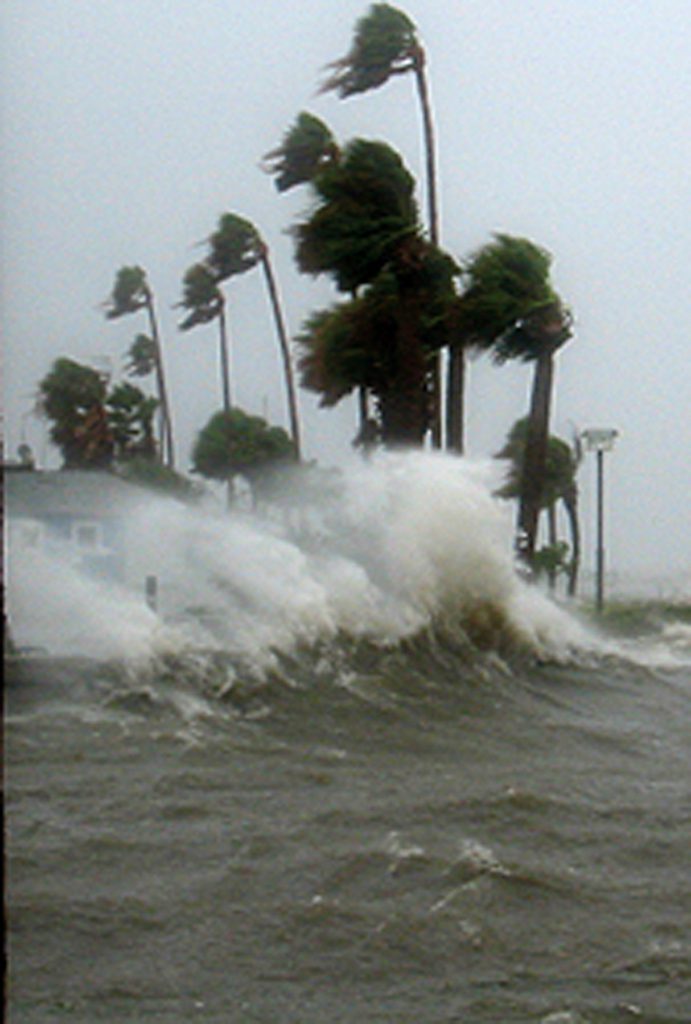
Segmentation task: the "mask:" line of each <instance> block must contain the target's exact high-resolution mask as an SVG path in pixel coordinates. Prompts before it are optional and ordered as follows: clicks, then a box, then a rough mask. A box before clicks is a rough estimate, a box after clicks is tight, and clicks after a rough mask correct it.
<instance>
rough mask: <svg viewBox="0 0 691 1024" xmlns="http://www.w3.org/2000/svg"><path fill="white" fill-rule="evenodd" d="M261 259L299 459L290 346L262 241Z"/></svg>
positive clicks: (292, 432) (296, 408) (296, 409)
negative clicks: (281, 358)
mask: <svg viewBox="0 0 691 1024" xmlns="http://www.w3.org/2000/svg"><path fill="white" fill-rule="evenodd" d="M261 261H262V267H263V268H264V276H265V278H266V286H267V288H268V291H269V299H270V301H271V309H272V311H273V315H274V321H275V324H276V333H277V335H278V342H279V345H280V348H281V356H282V357H283V371H284V375H285V382H286V392H287V396H288V414H289V416H290V433H291V437H292V438H293V444H294V445H295V458H296V459H297V461H298V462H299V461H300V458H301V451H300V421H299V418H298V403H297V396H296V393H295V381H294V378H293V366H292V363H291V361H290V348H289V346H288V334H287V331H286V328H285V322H284V319H283V313H282V311H281V303H280V300H279V297H278V288H277V287H276V279H275V277H274V273H273V269H272V267H271V261H270V259H269V250H268V247H267V246H266V245H265V244H264V243H263V242H262V244H261Z"/></svg>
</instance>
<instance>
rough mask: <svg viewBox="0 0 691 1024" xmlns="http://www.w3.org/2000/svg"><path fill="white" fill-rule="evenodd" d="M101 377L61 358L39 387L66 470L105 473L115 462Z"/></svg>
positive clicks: (41, 408) (42, 405)
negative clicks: (105, 468)
mask: <svg viewBox="0 0 691 1024" xmlns="http://www.w3.org/2000/svg"><path fill="white" fill-rule="evenodd" d="M106 389H107V384H106V379H105V377H103V375H102V374H100V373H98V372H97V371H96V370H94V369H92V368H91V367H90V366H84V365H82V364H81V363H77V362H75V361H74V360H73V359H68V358H65V357H62V358H60V359H56V360H55V362H54V363H53V365H52V367H51V369H50V371H49V372H48V373H47V374H46V376H45V377H44V378H43V380H42V381H41V382H40V384H39V408H40V410H41V412H42V414H43V415H44V416H46V418H47V419H49V420H50V421H51V423H52V426H51V428H50V439H51V441H52V442H53V443H54V444H55V445H57V447H58V448H59V449H60V451H61V453H62V458H63V466H64V468H65V469H103V468H104V467H106V466H109V465H110V463H111V462H112V460H113V453H114V441H113V435H112V431H111V429H110V426H109V424H108V418H107V413H106V409H105V400H106Z"/></svg>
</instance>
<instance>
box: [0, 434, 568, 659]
mask: <svg viewBox="0 0 691 1024" xmlns="http://www.w3.org/2000/svg"><path fill="white" fill-rule="evenodd" d="M305 472H307V473H308V474H309V471H305ZM495 472H496V470H495V468H494V467H493V464H491V463H489V462H485V463H481V462H473V461H470V460H467V459H458V458H451V457H448V456H442V455H436V454H426V453H405V454H403V453H400V454H382V455H380V456H379V457H377V458H376V459H373V460H371V461H370V462H367V463H364V462H363V463H357V464H353V465H352V466H349V467H348V468H346V469H344V470H343V471H341V473H340V474H339V476H338V478H337V480H335V481H334V480H332V481H331V485H330V486H329V488H328V489H327V491H326V492H325V493H324V494H323V495H317V497H316V498H315V497H313V496H312V495H311V494H308V488H307V487H306V486H305V487H301V481H302V480H303V479H306V478H303V477H300V476H298V477H297V478H295V479H293V481H292V483H291V484H290V486H288V487H286V489H285V494H284V495H283V496H281V495H279V496H276V497H275V498H274V499H273V500H272V505H271V508H270V510H269V511H270V512H271V514H270V515H268V514H266V513H267V510H266V509H264V510H260V512H259V513H256V514H255V513H249V512H247V511H241V510H234V511H230V512H228V511H227V510H225V509H221V508H215V507H209V506H208V505H207V506H205V507H203V508H201V507H193V506H189V505H184V504H182V503H179V502H176V501H173V500H172V499H168V498H165V499H164V498H159V497H149V496H148V495H146V496H145V499H142V498H140V500H138V501H137V502H136V503H134V504H133V505H132V507H130V508H127V509H126V510H123V516H124V518H125V520H126V523H127V531H126V534H127V538H128V540H127V552H126V571H125V572H124V574H123V575H124V580H123V581H121V582H118V583H116V582H110V583H106V582H104V581H103V580H97V579H92V578H90V577H89V575H88V573H85V572H84V571H83V570H82V569H80V567H79V566H78V565H77V564H76V563H75V561H74V559H73V558H69V557H68V555H67V552H52V553H50V554H47V553H38V552H26V551H23V552H19V551H18V552H16V553H15V556H14V557H13V558H12V560H11V572H10V580H9V583H10V586H9V604H10V614H11V621H12V626H13V630H14V631H15V635H16V637H17V639H18V640H19V642H20V643H25V644H26V643H30V644H34V645H39V646H41V647H44V648H46V649H47V650H48V651H49V652H50V653H54V654H88V655H90V656H95V657H102V658H108V657H140V658H141V657H145V656H146V655H147V654H148V655H150V656H155V655H157V654H161V653H165V652H175V651H180V650H182V649H184V648H206V649H216V650H219V651H225V652H227V653H228V654H229V655H231V656H234V657H237V658H240V659H242V661H243V662H244V663H246V664H248V665H252V666H254V667H255V668H256V669H258V670H260V671H262V670H265V669H267V668H270V667H272V666H274V665H275V664H276V655H277V654H290V652H291V651H294V650H296V649H297V648H299V647H304V646H306V645H307V646H314V645H319V644H324V643H329V642H332V641H334V640H336V639H337V638H344V637H345V638H348V639H349V640H350V641H365V642H368V643H374V644H378V645H382V646H387V645H395V644H397V643H399V642H400V641H402V640H404V639H409V638H413V637H415V636H416V635H418V634H420V633H421V632H424V631H429V630H444V631H446V632H448V633H454V632H455V633H458V634H459V635H461V634H463V635H465V636H466V637H468V638H469V639H470V640H471V641H473V642H477V643H480V645H481V646H483V647H484V648H492V647H494V646H501V645H502V644H505V643H507V642H509V643H514V644H517V645H524V646H525V647H526V648H528V649H530V650H532V651H533V652H534V653H536V654H538V655H540V656H551V657H558V656H560V655H563V654H564V653H566V652H568V650H570V649H571V648H572V647H574V646H579V645H586V644H587V642H588V641H587V638H586V633H585V631H584V630H583V629H582V628H581V627H580V626H579V625H578V624H577V623H576V622H575V620H573V619H572V618H571V617H570V616H569V615H568V614H567V613H566V612H564V611H563V610H562V609H560V608H558V607H557V606H556V605H555V604H553V603H552V602H550V601H549V600H548V599H547V598H546V597H545V596H544V595H543V594H542V593H541V592H540V591H539V590H538V589H537V588H536V587H534V586H530V585H528V584H526V583H525V582H524V581H523V580H521V578H520V577H519V575H518V574H517V572H516V568H515V565H514V562H513V555H512V515H511V509H510V508H509V507H508V506H507V505H506V503H502V502H499V501H497V500H496V499H495V498H494V497H493V494H492V489H493V486H494V485H495V484H496V480H495V476H494V474H495ZM296 495H297V496H298V499H296ZM306 495H308V496H307V497H306ZM147 576H155V577H156V579H157V581H158V596H159V605H158V614H155V613H154V612H153V611H152V610H151V609H150V608H148V607H147V606H146V603H145V593H144V581H145V580H146V578H147Z"/></svg>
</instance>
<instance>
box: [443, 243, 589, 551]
mask: <svg viewBox="0 0 691 1024" xmlns="http://www.w3.org/2000/svg"><path fill="white" fill-rule="evenodd" d="M551 262H552V260H551V256H550V254H549V253H548V252H547V251H546V250H544V249H541V248H540V247H539V246H537V245H535V244H534V243H533V242H530V241H529V240H528V239H525V238H514V237H512V236H510V235H497V236H495V238H494V240H493V241H492V242H490V243H489V244H488V245H486V246H484V247H483V248H482V249H480V250H479V251H478V252H477V253H476V254H475V255H474V256H473V257H472V258H471V259H470V260H469V262H468V263H467V265H466V267H465V273H466V281H467V286H466V289H465V292H464V294H463V296H462V298H461V301H460V304H459V331H460V334H461V336H462V337H463V338H464V340H465V344H467V345H474V346H477V347H479V348H486V349H490V350H492V352H493V354H494V356H495V358H496V359H497V360H499V361H503V360H506V359H521V360H524V361H530V362H533V363H534V364H535V375H534V378H533V388H532V393H531V399H530V413H529V418H528V430H527V436H526V446H525V457H524V460H523V482H522V485H521V490H520V505H519V531H520V534H521V547H522V551H523V553H524V555H525V558H526V560H527V561H529V562H531V561H532V558H533V555H534V552H535V539H536V535H537V521H538V516H539V513H540V499H541V493H542V487H543V479H544V472H545V460H546V454H547V438H548V436H549V415H550V403H551V395H552V380H553V373H554V355H555V353H556V352H557V351H558V349H559V348H560V347H561V346H562V345H564V344H565V342H566V341H568V339H569V338H570V337H571V316H570V314H569V312H568V310H567V309H566V308H565V307H564V305H563V304H562V302H561V299H560V298H559V296H558V295H557V294H556V292H555V291H554V289H553V287H552V285H551V283H550V280H549V272H550V266H551Z"/></svg>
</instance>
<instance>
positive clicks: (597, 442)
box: [581, 427, 618, 613]
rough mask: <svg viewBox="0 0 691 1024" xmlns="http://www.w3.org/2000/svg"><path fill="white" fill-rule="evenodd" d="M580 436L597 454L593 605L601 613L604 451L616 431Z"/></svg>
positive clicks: (601, 430) (611, 444)
mask: <svg viewBox="0 0 691 1024" xmlns="http://www.w3.org/2000/svg"><path fill="white" fill-rule="evenodd" d="M581 436H582V438H583V440H584V441H585V446H586V448H587V449H588V451H594V452H595V453H596V456H597V523H596V526H597V536H596V548H595V607H596V609H597V611H598V613H601V612H602V610H603V608H604V606H605V452H609V451H611V450H612V448H613V447H614V441H615V439H616V438H617V436H618V431H616V430H612V429H611V428H609V427H608V428H599V427H598V428H592V429H590V430H584V431H583V433H582V435H581Z"/></svg>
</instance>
